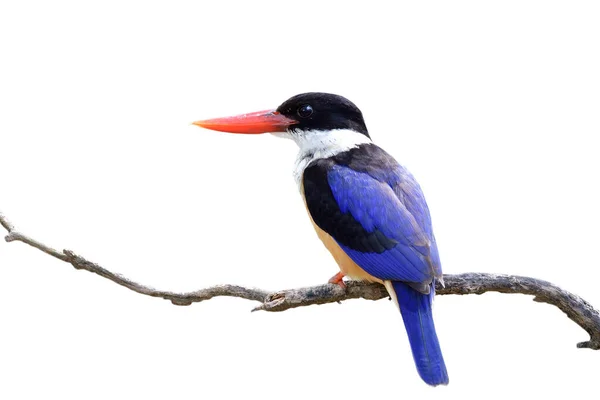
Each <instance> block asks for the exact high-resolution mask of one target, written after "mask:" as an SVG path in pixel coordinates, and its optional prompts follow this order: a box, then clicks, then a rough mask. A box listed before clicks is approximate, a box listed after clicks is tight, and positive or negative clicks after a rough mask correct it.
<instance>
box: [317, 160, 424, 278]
mask: <svg viewBox="0 0 600 400" xmlns="http://www.w3.org/2000/svg"><path fill="white" fill-rule="evenodd" d="M397 167H398V168H401V167H400V166H399V165H398V166H397ZM396 171H397V169H396V170H391V172H390V175H392V174H394V172H396ZM327 179H328V182H329V186H330V187H331V191H332V193H333V197H334V198H335V200H336V202H337V204H338V205H339V207H340V210H341V211H342V213H350V214H351V215H352V216H353V217H354V219H356V220H357V221H358V222H359V223H360V224H361V225H362V227H363V228H364V229H365V230H366V231H367V232H373V231H374V230H375V229H377V230H379V231H381V233H382V234H383V235H385V237H387V238H389V239H392V240H394V241H396V242H397V244H396V246H395V247H394V248H392V249H389V250H387V251H384V252H382V253H372V252H364V251H361V250H356V249H352V248H350V247H349V246H346V245H344V244H340V245H341V247H342V249H343V250H344V251H345V252H346V254H348V255H349V256H350V258H352V260H353V261H354V262H356V263H357V264H358V265H360V267H361V268H363V269H364V270H365V271H367V272H368V273H369V274H371V275H373V276H375V277H377V278H379V279H382V280H399V281H408V282H415V283H420V282H424V283H429V282H431V280H432V279H433V277H434V272H435V271H434V269H433V267H432V263H431V259H430V253H431V252H430V247H431V243H430V242H431V240H430V239H429V237H427V235H426V234H425V233H424V230H423V229H421V227H420V226H419V224H418V223H417V220H416V218H415V217H414V215H413V214H411V213H410V212H409V211H408V209H407V208H406V206H405V205H404V203H403V202H402V201H400V199H399V198H398V197H397V196H396V194H395V193H394V190H393V189H392V187H391V186H390V185H389V183H387V182H381V181H379V180H377V179H375V178H373V177H372V176H371V175H369V174H368V173H366V172H358V171H355V170H352V169H350V168H348V167H344V166H340V165H335V166H333V167H332V168H331V169H330V170H329V173H328V175H327ZM425 207H426V206H425ZM420 219H421V220H423V219H424V218H420ZM334 239H335V237H334Z"/></svg>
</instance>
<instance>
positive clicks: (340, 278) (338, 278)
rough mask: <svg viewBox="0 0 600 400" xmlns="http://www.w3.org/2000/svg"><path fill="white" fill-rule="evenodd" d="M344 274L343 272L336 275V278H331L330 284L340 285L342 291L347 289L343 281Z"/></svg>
mask: <svg viewBox="0 0 600 400" xmlns="http://www.w3.org/2000/svg"><path fill="white" fill-rule="evenodd" d="M344 276H345V275H344V274H342V273H341V272H338V273H337V274H335V275H334V276H332V277H331V279H329V283H333V284H336V285H339V286H340V287H341V288H342V289H344V290H345V289H346V284H345V283H344V281H343V279H344Z"/></svg>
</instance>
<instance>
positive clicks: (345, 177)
mask: <svg viewBox="0 0 600 400" xmlns="http://www.w3.org/2000/svg"><path fill="white" fill-rule="evenodd" d="M193 124H194V125H197V126H199V127H202V128H205V129H210V130H215V131H221V132H230V133H238V134H261V133H271V134H273V135H275V136H278V137H282V138H286V139H291V140H293V141H294V142H295V143H296V144H297V145H298V147H299V152H298V156H297V158H296V162H295V165H294V171H293V173H294V178H295V180H296V183H297V184H298V188H299V191H300V194H301V196H302V198H303V200H304V204H305V206H306V210H307V211H308V216H309V218H310V221H311V222H312V225H313V227H314V229H315V231H316V233H317V236H318V238H319V239H320V240H321V241H322V242H323V244H324V245H325V247H326V248H327V249H328V250H329V252H330V253H331V255H332V256H333V258H334V260H335V261H336V263H337V264H338V266H339V269H340V272H338V273H337V274H336V275H335V276H333V277H332V278H331V279H330V280H329V283H333V284H338V285H340V286H341V287H342V288H345V283H344V280H343V279H344V277H348V278H350V279H353V280H362V281H367V282H378V283H381V284H383V285H384V286H385V288H386V290H387V291H388V293H389V295H390V298H391V299H392V300H393V301H394V303H395V305H396V306H397V307H398V308H399V309H400V313H401V315H402V319H403V322H404V326H405V328H406V332H407V335H408V340H409V343H410V347H411V351H412V355H413V358H414V362H415V365H416V368H417V371H418V373H419V375H420V377H421V378H422V379H423V381H425V383H427V384H429V385H432V386H437V385H446V384H448V382H449V379H448V372H447V369H446V365H445V362H444V358H443V356H442V351H441V348H440V344H439V340H438V337H437V333H436V330H435V325H434V321H433V313H432V304H433V297H434V295H435V284H436V282H440V283H441V284H442V285H443V276H442V269H441V263H440V256H439V253H438V249H437V244H436V240H435V236H434V234H433V229H432V223H431V216H430V212H429V208H428V206H427V203H426V201H425V196H424V194H423V191H422V190H421V187H420V185H419V184H418V182H417V181H416V179H415V178H414V177H413V175H412V174H411V173H410V172H409V171H408V170H407V169H406V168H405V167H403V166H402V165H400V164H399V163H398V162H397V161H396V160H395V159H394V158H393V157H392V156H391V155H390V154H388V153H387V152H386V151H385V150H383V149H382V148H381V147H379V146H377V145H376V144H375V143H373V141H372V139H371V136H370V134H369V131H368V130H367V126H366V124H365V120H364V117H363V114H362V112H361V111H360V109H359V108H358V107H357V106H356V105H355V104H354V103H352V102H351V101H350V100H348V99H346V98H345V97H342V96H339V95H335V94H331V93H321V92H309V93H302V94H298V95H295V96H293V97H291V98H289V99H288V100H286V101H284V102H283V103H282V104H281V105H280V106H279V107H277V108H276V109H274V110H265V111H258V112H253V113H248V114H242V115H237V116H232V117H225V118H214V119H207V120H201V121H196V122H193Z"/></svg>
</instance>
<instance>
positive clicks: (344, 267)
mask: <svg viewBox="0 0 600 400" xmlns="http://www.w3.org/2000/svg"><path fill="white" fill-rule="evenodd" d="M299 186H300V194H301V195H302V200H303V201H304V206H305V208H306V213H307V214H308V218H309V219H310V222H311V223H312V226H313V228H314V229H315V232H316V233H317V236H318V237H319V239H321V242H323V244H324V245H325V248H327V250H329V252H330V253H331V255H332V256H333V259H334V260H335V262H336V263H337V265H338V266H339V268H340V271H341V272H342V274H344V275H345V276H347V277H349V278H352V279H355V280H360V281H368V282H379V283H383V282H382V281H381V279H378V278H375V277H374V276H372V275H370V274H368V273H367V272H366V271H365V270H364V269H362V268H361V267H360V266H358V264H356V263H355V262H354V261H353V260H352V259H351V258H350V257H349V256H348V255H347V254H346V252H345V251H344V250H343V249H342V248H341V247H340V245H339V244H338V243H337V242H336V241H335V239H334V238H333V237H331V235H330V234H328V233H327V232H325V231H324V230H323V229H321V228H319V226H318V225H317V224H315V221H314V220H313V218H312V216H311V215H310V211H309V210H308V207H307V205H306V197H305V196H304V186H303V185H302V179H300V182H299Z"/></svg>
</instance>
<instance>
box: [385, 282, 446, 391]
mask: <svg viewBox="0 0 600 400" xmlns="http://www.w3.org/2000/svg"><path fill="white" fill-rule="evenodd" d="M392 287H393V289H394V292H395V293H396V298H397V299H398V304H399V305H400V312H401V313H402V319H403V320H404V326H405V327H406V333H407V334H408V340H409V342H410V347H411V350H412V353H413V358H414V359H415V364H416V366H417V370H418V371H419V375H420V376H421V378H422V379H423V380H424V381H425V382H426V383H428V384H430V385H434V386H435V385H446V384H448V371H446V364H445V363H444V358H443V357H442V350H441V349H440V343H439V341H438V338H437V334H436V332H435V325H434V323H433V314H432V311H431V306H432V301H433V294H434V291H435V289H434V288H433V287H432V288H431V292H430V294H428V295H424V294H422V293H419V292H417V291H416V290H414V289H413V288H411V287H409V286H408V285H406V284H404V283H402V282H397V281H396V282H392Z"/></svg>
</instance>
